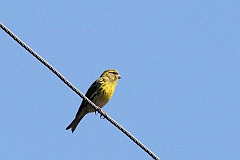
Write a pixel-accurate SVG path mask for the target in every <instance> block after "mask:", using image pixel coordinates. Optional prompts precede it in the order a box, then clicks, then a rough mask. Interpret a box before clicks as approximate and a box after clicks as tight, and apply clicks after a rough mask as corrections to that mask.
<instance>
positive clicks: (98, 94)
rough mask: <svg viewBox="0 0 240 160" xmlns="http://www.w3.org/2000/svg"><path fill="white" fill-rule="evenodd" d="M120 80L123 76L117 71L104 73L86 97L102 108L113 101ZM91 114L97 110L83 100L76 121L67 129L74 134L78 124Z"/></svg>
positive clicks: (110, 70)
mask: <svg viewBox="0 0 240 160" xmlns="http://www.w3.org/2000/svg"><path fill="white" fill-rule="evenodd" d="M120 78H121V76H120V75H119V73H118V71H117V70H115V69H109V70H106V71H104V72H103V73H102V74H101V76H100V77H99V78H98V79H97V80H96V81H95V82H94V83H93V84H92V85H91V86H90V88H89V89H88V91H87V93H86V96H87V97H88V99H89V100H91V101H92V102H93V103H95V104H96V105H97V106H99V107H100V108H102V107H103V106H105V105H106V104H107V103H108V101H109V100H110V99H111V97H112V95H113V93H114V90H115V88H116V85H117V82H118V79H120ZM90 112H95V109H94V108H93V107H92V106H91V105H90V104H88V102H87V101H84V100H83V101H82V103H81V105H80V107H79V109H78V112H77V114H76V117H75V119H74V120H73V121H72V122H71V124H70V125H69V126H68V127H67V128H66V130H68V129H70V128H71V130H72V132H74V130H75V129H76V127H77V125H78V123H79V122H80V121H81V120H82V118H83V117H84V116H85V115H86V114H88V113H90Z"/></svg>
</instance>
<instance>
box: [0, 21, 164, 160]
mask: <svg viewBox="0 0 240 160" xmlns="http://www.w3.org/2000/svg"><path fill="white" fill-rule="evenodd" d="M0 27H1V28H2V29H3V30H4V31H5V32H6V33H7V34H8V35H9V36H10V37H12V38H13V39H14V40H15V41H16V42H17V43H18V44H20V45H21V46H22V47H23V48H25V49H26V50H27V51H28V52H29V53H30V54H31V55H32V56H34V57H35V58H37V59H38V60H39V61H40V62H41V63H42V64H44V65H45V66H46V67H47V68H49V69H50V70H51V71H52V72H53V73H54V74H55V75H56V76H57V77H58V78H60V79H61V80H62V81H63V82H64V83H65V84H66V85H67V86H68V87H70V88H71V89H72V90H73V91H74V92H75V93H76V94H77V95H79V96H80V97H81V98H83V99H84V100H86V101H87V102H88V103H89V104H90V105H91V106H92V107H93V108H94V109H95V110H96V111H97V112H98V113H100V114H101V116H103V117H104V118H106V119H107V120H108V121H109V122H110V123H112V124H113V125H114V126H115V127H117V128H118V129H119V130H121V131H122V132H123V133H124V134H125V135H126V136H128V137H129V138H130V139H131V140H132V141H133V142H135V143H136V144H137V145H138V146H139V147H141V148H142V149H143V150H144V151H145V152H146V153H148V154H149V155H150V156H151V157H152V158H153V159H155V160H160V158H158V157H157V155H155V154H154V153H153V152H152V151H151V150H149V149H148V148H147V147H146V146H145V145H144V144H142V143H141V142H140V141H139V140H138V139H137V138H135V137H134V136H133V135H132V134H131V133H130V132H128V131H127V130H126V129H125V128H123V127H122V126H121V125H120V124H118V123H117V122H116V121H115V120H114V119H112V118H111V117H110V116H109V115H107V114H105V112H104V111H102V109H101V108H100V107H98V106H96V105H95V104H94V103H93V102H92V101H90V100H89V99H88V98H87V97H86V96H85V95H84V94H83V93H81V92H80V91H79V90H78V89H77V88H76V87H75V86H74V85H73V84H71V83H70V82H69V81H68V80H67V79H66V78H65V77H64V76H63V75H62V74H61V73H59V72H58V71H57V70H56V69H55V68H54V67H53V66H52V65H50V64H49V63H48V62H47V61H46V60H44V59H43V58H42V57H41V56H39V55H38V54H37V53H36V52H35V51H34V50H32V49H31V48H30V47H29V46H28V45H26V44H25V43H24V42H23V41H22V40H20V39H19V38H18V37H17V36H16V35H15V34H14V33H13V32H11V31H10V30H9V29H8V28H7V27H6V26H4V25H3V24H2V23H1V22H0Z"/></svg>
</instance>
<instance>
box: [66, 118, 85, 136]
mask: <svg viewBox="0 0 240 160" xmlns="http://www.w3.org/2000/svg"><path fill="white" fill-rule="evenodd" d="M83 117H84V116H81V117H76V118H75V119H74V120H73V121H72V122H71V124H69V126H68V127H67V128H66V130H69V129H70V128H71V130H72V133H73V132H74V131H75V129H76V127H77V125H78V123H79V122H80V121H81V120H82V118H83Z"/></svg>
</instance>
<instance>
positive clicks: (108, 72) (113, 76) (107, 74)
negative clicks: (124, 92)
mask: <svg viewBox="0 0 240 160" xmlns="http://www.w3.org/2000/svg"><path fill="white" fill-rule="evenodd" d="M100 77H108V78H109V79H110V80H113V81H117V80H118V79H120V78H122V77H121V76H120V74H119V73H118V71H117V70H115V69H109V70H106V71H104V72H103V73H102V74H101V76H100Z"/></svg>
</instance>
